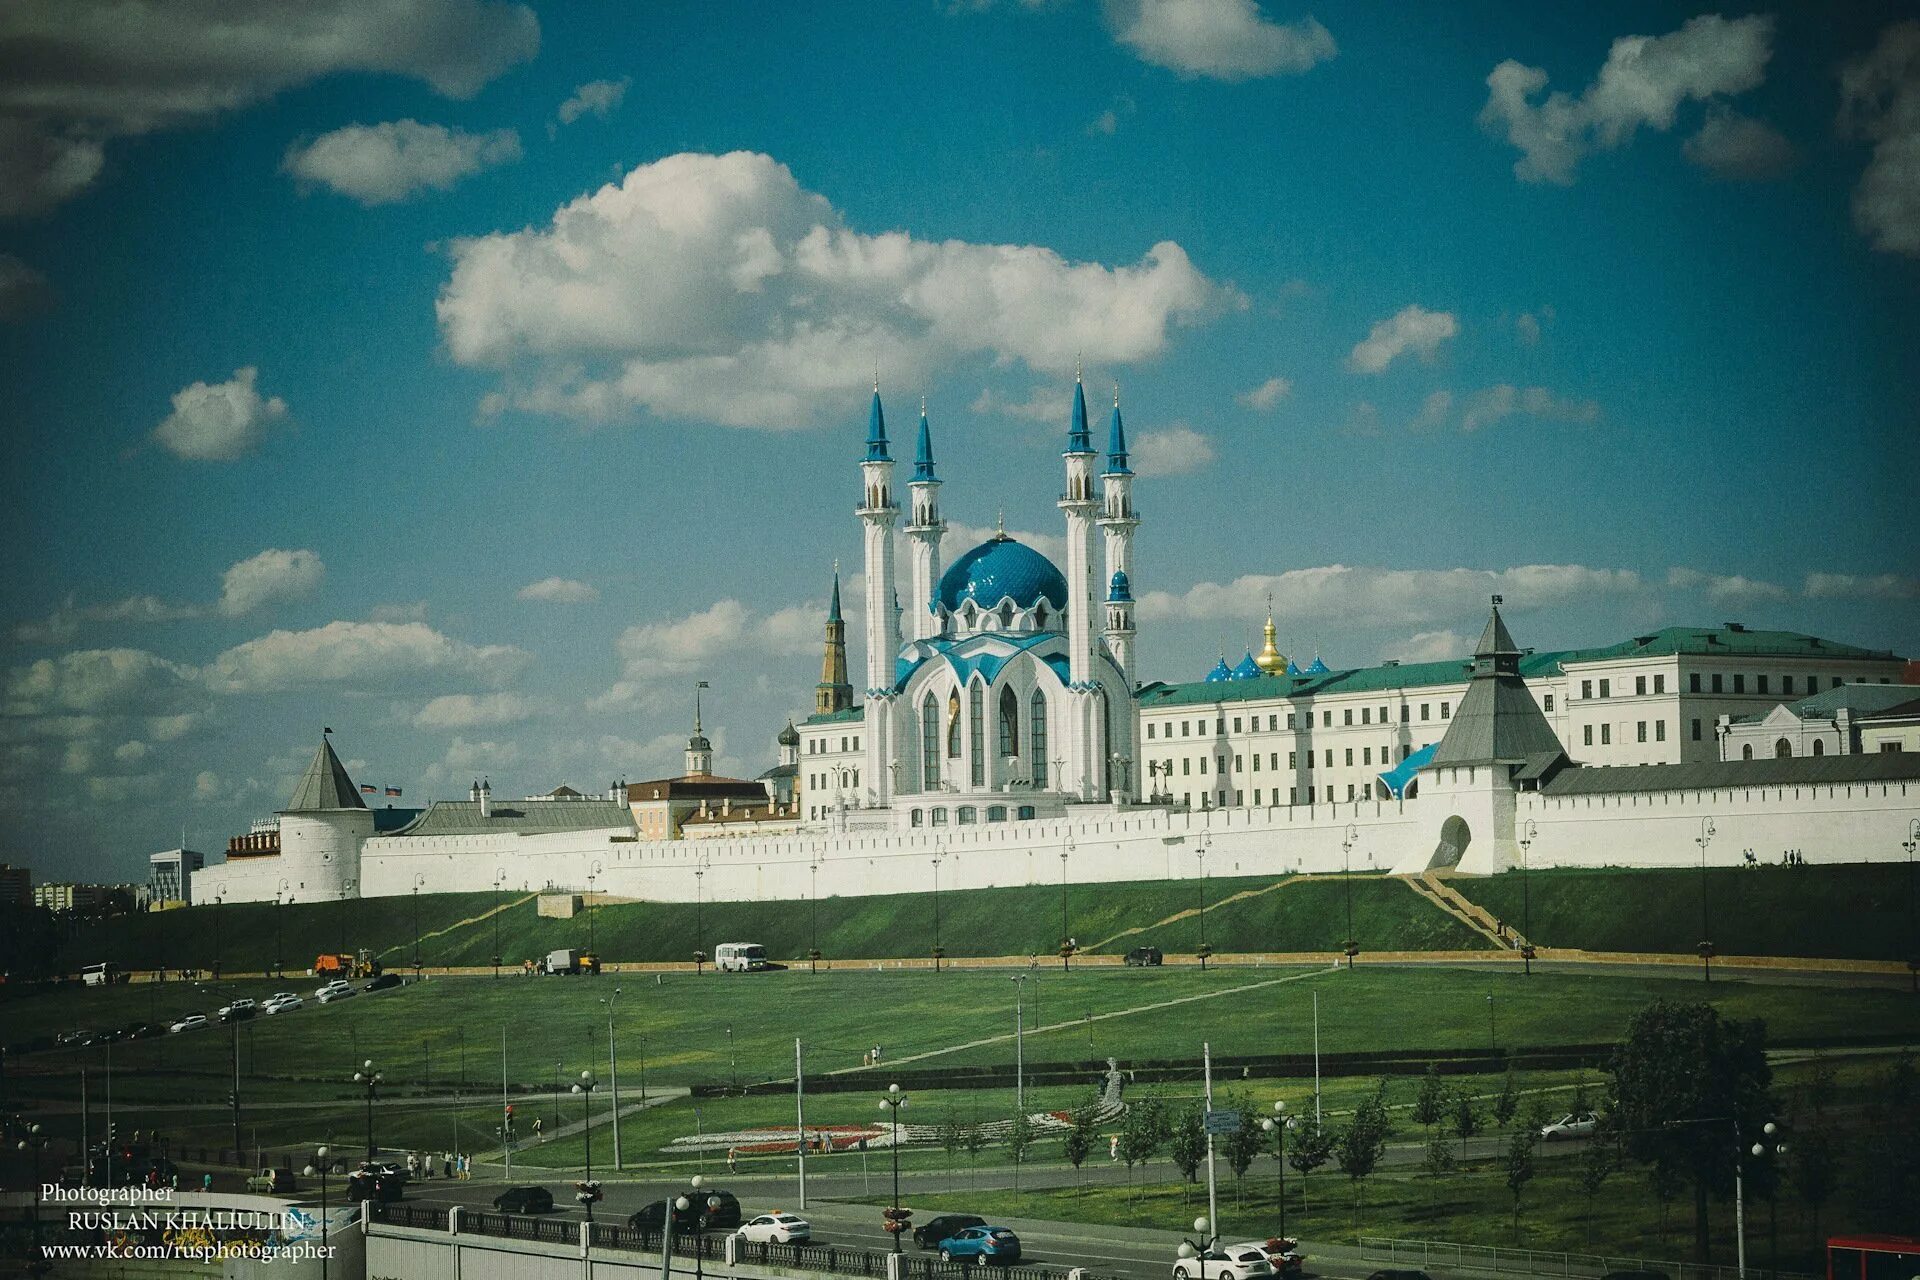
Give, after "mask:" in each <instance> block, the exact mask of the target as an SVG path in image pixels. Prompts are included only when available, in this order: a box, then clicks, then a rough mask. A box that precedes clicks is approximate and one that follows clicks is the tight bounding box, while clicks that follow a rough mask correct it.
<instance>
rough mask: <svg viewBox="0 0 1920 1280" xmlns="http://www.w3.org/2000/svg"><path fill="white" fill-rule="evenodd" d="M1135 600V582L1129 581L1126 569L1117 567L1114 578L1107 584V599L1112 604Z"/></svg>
mask: <svg viewBox="0 0 1920 1280" xmlns="http://www.w3.org/2000/svg"><path fill="white" fill-rule="evenodd" d="M1132 600H1133V584H1132V583H1130V582H1128V581H1127V573H1126V570H1124V569H1115V570H1114V571H1113V578H1112V580H1111V581H1110V582H1109V583H1108V584H1107V601H1108V603H1110V604H1120V603H1130V602H1131V601H1132Z"/></svg>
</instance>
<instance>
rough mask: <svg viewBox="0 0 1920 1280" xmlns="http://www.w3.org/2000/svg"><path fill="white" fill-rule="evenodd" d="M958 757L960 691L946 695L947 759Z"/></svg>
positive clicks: (956, 758)
mask: <svg viewBox="0 0 1920 1280" xmlns="http://www.w3.org/2000/svg"><path fill="white" fill-rule="evenodd" d="M959 758H960V691H959V690H958V689H955V690H954V691H953V692H952V693H949V694H948V695H947V759H949V760H958V759H959Z"/></svg>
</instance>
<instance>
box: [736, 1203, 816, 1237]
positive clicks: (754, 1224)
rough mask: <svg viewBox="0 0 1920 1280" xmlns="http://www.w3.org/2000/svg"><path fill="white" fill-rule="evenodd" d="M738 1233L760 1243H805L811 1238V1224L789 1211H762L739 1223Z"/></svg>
mask: <svg viewBox="0 0 1920 1280" xmlns="http://www.w3.org/2000/svg"><path fill="white" fill-rule="evenodd" d="M740 1235H741V1236H742V1237H744V1238H745V1239H748V1240H753V1241H757V1242H759V1243H761V1244H805V1243H806V1242H807V1241H809V1240H811V1239H813V1224H812V1223H810V1222H808V1221H807V1220H806V1219H805V1218H798V1217H795V1216H794V1215H793V1214H791V1213H780V1212H778V1211H776V1212H773V1213H763V1214H761V1215H760V1216H759V1217H757V1218H755V1219H753V1220H752V1221H751V1222H743V1223H741V1224H740Z"/></svg>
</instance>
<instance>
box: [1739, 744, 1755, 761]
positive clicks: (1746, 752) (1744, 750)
mask: <svg viewBox="0 0 1920 1280" xmlns="http://www.w3.org/2000/svg"><path fill="white" fill-rule="evenodd" d="M1740 758H1741V759H1742V760H1751V759H1753V744H1752V743H1751V742H1749V743H1747V745H1745V746H1744V747H1741V748H1740Z"/></svg>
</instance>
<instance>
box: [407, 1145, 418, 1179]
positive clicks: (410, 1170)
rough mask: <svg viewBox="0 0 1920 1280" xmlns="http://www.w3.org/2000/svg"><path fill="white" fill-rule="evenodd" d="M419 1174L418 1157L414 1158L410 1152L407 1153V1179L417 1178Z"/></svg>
mask: <svg viewBox="0 0 1920 1280" xmlns="http://www.w3.org/2000/svg"><path fill="white" fill-rule="evenodd" d="M419 1173H420V1157H419V1156H416V1155H415V1154H413V1152H411V1151H409V1152H407V1176H408V1177H409V1178H413V1177H417V1176H419Z"/></svg>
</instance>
